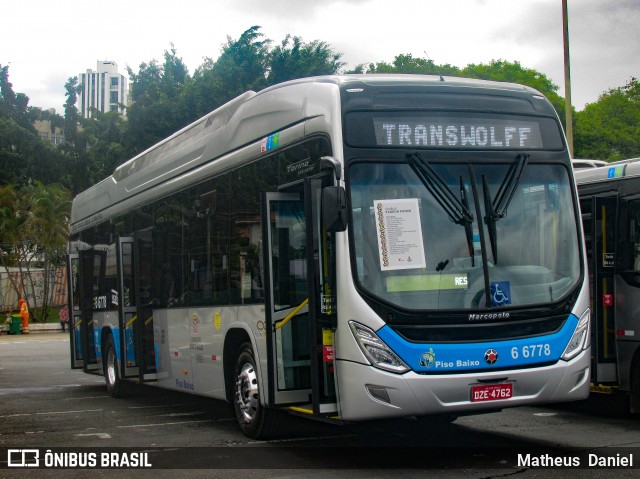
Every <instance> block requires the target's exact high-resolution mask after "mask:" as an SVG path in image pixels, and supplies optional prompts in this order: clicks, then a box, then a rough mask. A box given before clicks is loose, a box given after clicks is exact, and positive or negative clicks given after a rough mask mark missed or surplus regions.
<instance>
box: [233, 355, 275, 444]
mask: <svg viewBox="0 0 640 479" xmlns="http://www.w3.org/2000/svg"><path fill="white" fill-rule="evenodd" d="M234 380H235V382H234V398H233V408H234V411H235V415H236V419H237V421H238V425H239V426H240V429H242V432H243V433H244V434H245V435H246V436H248V437H250V438H252V439H267V438H269V437H272V436H273V435H274V433H275V419H274V416H275V411H272V410H270V409H267V408H265V407H264V406H263V405H262V403H261V402H260V398H261V395H262V392H261V391H260V383H259V381H258V372H257V369H256V360H255V355H254V354H253V348H252V347H251V344H250V343H244V344H243V345H242V346H240V349H239V350H238V355H237V359H236V367H235V374H234Z"/></svg>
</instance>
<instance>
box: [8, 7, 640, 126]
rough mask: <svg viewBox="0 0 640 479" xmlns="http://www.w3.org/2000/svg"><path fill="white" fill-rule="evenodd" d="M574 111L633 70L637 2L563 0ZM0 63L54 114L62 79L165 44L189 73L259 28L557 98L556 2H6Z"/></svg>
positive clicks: (350, 53) (639, 14) (156, 54)
mask: <svg viewBox="0 0 640 479" xmlns="http://www.w3.org/2000/svg"><path fill="white" fill-rule="evenodd" d="M568 4H569V35H570V46H571V79H572V82H571V83H572V95H571V96H572V100H573V105H574V107H575V108H576V109H578V110H582V109H583V108H584V105H585V104H586V103H591V102H594V101H597V99H598V96H599V95H600V94H602V93H603V92H605V91H607V90H609V89H610V88H617V87H620V86H623V85H625V84H626V83H627V82H628V81H629V80H630V79H631V77H636V78H639V77H640V0H568ZM2 7H3V8H2V17H3V18H2V26H1V27H0V64H1V65H3V66H4V65H7V64H8V65H9V79H10V81H11V82H12V83H13V89H14V91H16V92H21V93H25V94H27V96H29V98H30V103H29V104H30V105H31V106H38V107H42V108H45V109H46V108H56V110H57V112H58V113H61V114H63V104H64V101H65V96H64V93H65V90H64V84H65V82H66V81H67V79H68V78H69V77H70V76H77V75H78V74H79V73H81V72H84V71H86V70H87V69H92V70H95V69H96V61H97V60H113V61H115V62H116V63H117V64H118V67H119V70H120V72H121V73H123V74H125V75H126V66H127V65H128V66H130V67H131V68H132V69H133V70H134V71H136V72H137V71H138V66H139V65H140V63H141V62H148V61H150V60H152V59H154V58H155V59H159V60H162V57H163V53H164V51H165V50H169V49H170V48H171V43H173V44H174V46H175V48H176V50H177V53H178V56H180V57H182V59H183V60H184V62H185V63H186V65H187V67H188V68H189V72H190V73H193V71H194V70H195V69H196V68H197V67H198V66H200V65H201V63H202V60H203V58H204V57H211V58H214V59H215V58H217V57H218V56H219V54H220V48H221V46H222V45H223V44H224V43H225V42H226V40H227V37H231V38H233V39H237V38H238V37H239V36H240V35H241V34H242V32H243V31H245V30H246V29H248V28H249V27H251V26H253V25H260V26H261V27H262V30H261V31H262V33H263V34H264V35H265V36H266V37H267V38H269V39H271V40H273V42H274V43H279V42H281V41H282V40H283V39H284V37H285V35H286V34H291V35H292V36H299V37H301V38H302V39H303V40H304V41H305V42H310V41H313V40H321V41H324V42H326V43H328V44H329V45H331V46H332V48H333V49H334V50H335V51H337V52H340V53H342V55H343V57H342V59H343V61H345V62H346V63H347V68H352V67H354V66H355V65H357V64H360V63H370V62H380V61H386V62H391V61H393V58H394V57H395V56H396V55H398V54H400V53H411V54H412V55H413V56H414V57H423V58H424V57H425V56H426V55H428V57H429V58H431V59H432V60H433V61H434V62H436V63H438V64H445V63H449V64H451V65H455V66H458V67H464V66H466V65H467V64H469V63H488V62H490V61H491V60H492V59H503V60H508V61H519V62H520V63H521V64H522V66H523V67H526V68H533V69H535V70H538V71H540V72H542V73H544V74H545V75H547V76H548V77H549V78H551V80H552V81H553V82H554V83H555V84H556V85H558V86H559V87H560V89H559V93H560V95H562V96H564V73H563V50H562V0H437V1H436V0H393V1H389V0H386V1H383V0H269V1H266V0H203V1H199V0H180V1H176V0H108V1H104V2H97V1H92V0H60V1H52V0H5V2H3V5H2Z"/></svg>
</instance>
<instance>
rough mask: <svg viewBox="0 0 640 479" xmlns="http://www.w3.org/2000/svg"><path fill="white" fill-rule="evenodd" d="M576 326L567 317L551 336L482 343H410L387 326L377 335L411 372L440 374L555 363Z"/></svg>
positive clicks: (574, 317) (575, 323)
mask: <svg viewBox="0 0 640 479" xmlns="http://www.w3.org/2000/svg"><path fill="white" fill-rule="evenodd" d="M577 324H578V318H577V317H576V316H575V315H573V314H570V315H569V317H568V318H567V321H566V322H565V324H564V326H563V327H562V328H561V329H560V330H559V331H557V332H556V333H553V334H548V335H544V336H535V337H530V338H525V339H511V340H506V341H498V340H496V341H487V342H481V343H457V344H449V343H412V342H409V341H407V340H406V339H404V338H402V337H401V336H400V335H399V334H398V333H396V332H395V331H393V329H391V328H390V327H389V326H384V327H383V328H381V329H380V330H378V331H377V334H378V336H379V337H380V339H382V340H383V341H384V342H385V343H386V344H387V346H389V347H390V348H391V349H392V350H393V351H394V352H395V353H396V354H397V355H398V356H399V357H400V358H402V360H403V361H404V362H405V363H407V365H408V366H409V367H410V368H411V369H413V370H414V371H416V372H419V373H429V372H438V373H440V372H447V371H453V372H458V371H473V370H478V369H482V370H486V369H492V368H495V369H505V368H513V367H526V366H534V365H536V364H544V363H547V364H548V363H555V362H556V361H558V360H559V359H560V356H562V353H563V352H564V350H565V348H566V347H567V344H569V340H570V339H571V336H573V333H574V331H575V329H576V326H577Z"/></svg>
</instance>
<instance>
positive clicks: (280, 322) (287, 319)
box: [273, 298, 309, 331]
mask: <svg viewBox="0 0 640 479" xmlns="http://www.w3.org/2000/svg"><path fill="white" fill-rule="evenodd" d="M307 304H309V298H307V299H305V300H304V301H303V302H302V303H300V306H298V307H297V308H296V309H294V310H293V311H291V312H290V313H289V314H287V316H285V317H284V318H283V319H281V320H280V321H278V322H277V323H276V324H274V325H273V330H274V331H277V330H278V329H280V328H281V327H282V326H284V325H285V324H287V323H288V322H289V321H291V319H292V318H293V317H294V316H295V315H296V314H298V313H299V312H300V310H301V309H302V308H304V307H305V306H306V305H307Z"/></svg>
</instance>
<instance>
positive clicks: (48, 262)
mask: <svg viewBox="0 0 640 479" xmlns="http://www.w3.org/2000/svg"><path fill="white" fill-rule="evenodd" d="M23 191H24V197H25V198H26V199H27V200H28V204H29V213H28V216H27V220H26V223H25V229H26V234H27V236H28V237H30V243H31V244H32V245H33V250H34V251H33V253H35V255H36V257H37V258H38V260H39V261H38V264H39V265H40V266H41V267H42V275H43V287H42V293H43V297H42V300H41V304H42V308H41V309H40V311H39V317H37V318H36V320H42V321H43V320H44V319H45V318H46V317H47V311H48V309H49V307H50V305H51V299H52V298H51V297H50V291H51V286H52V282H53V281H55V273H56V270H57V268H58V267H59V266H62V265H64V264H65V256H66V244H67V240H68V237H69V216H70V212H71V195H70V193H69V191H68V190H67V189H65V188H64V187H62V186H60V185H57V184H51V185H48V186H46V187H45V186H44V185H43V184H42V183H40V182H34V183H33V184H31V185H28V186H27V187H26V188H24V189H23ZM30 264H32V262H27V270H29V265H30ZM29 277H30V278H33V275H32V274H30V275H29ZM31 290H32V291H35V288H34V285H33V284H32V285H31Z"/></svg>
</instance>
